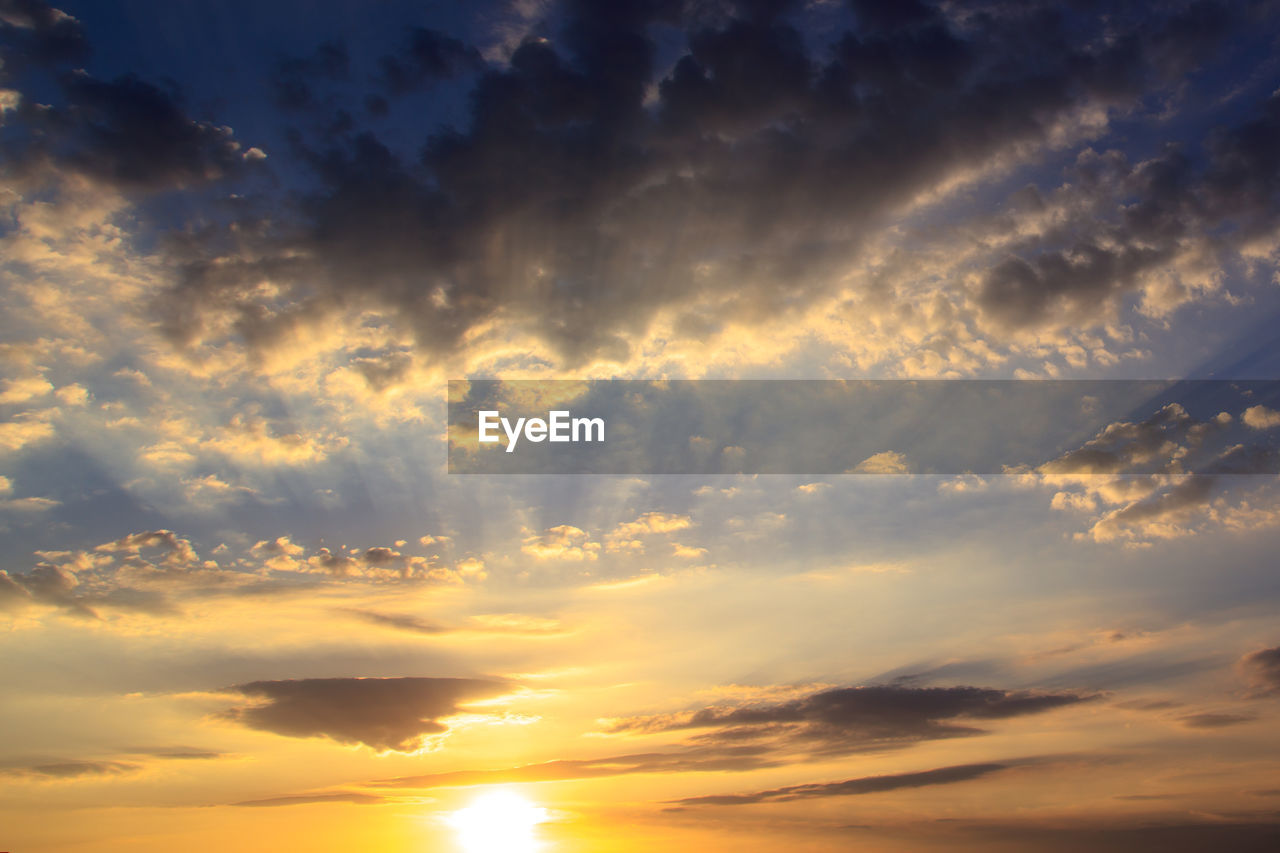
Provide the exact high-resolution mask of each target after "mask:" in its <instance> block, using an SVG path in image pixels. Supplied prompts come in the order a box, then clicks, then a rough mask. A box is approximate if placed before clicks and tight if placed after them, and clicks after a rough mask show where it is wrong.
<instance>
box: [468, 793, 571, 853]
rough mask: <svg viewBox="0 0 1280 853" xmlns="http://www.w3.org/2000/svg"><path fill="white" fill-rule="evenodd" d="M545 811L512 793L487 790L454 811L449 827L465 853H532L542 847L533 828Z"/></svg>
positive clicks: (544, 819) (543, 817)
mask: <svg viewBox="0 0 1280 853" xmlns="http://www.w3.org/2000/svg"><path fill="white" fill-rule="evenodd" d="M546 820H547V810H546V809H543V808H540V807H538V806H535V805H533V804H532V803H530V802H529V801H528V800H526V799H525V798H524V797H522V796H520V795H519V794H516V793H514V792H512V791H501V790H499V791H490V792H489V793H486V794H484V795H482V796H480V797H478V798H477V799H476V800H475V801H474V802H472V803H471V805H469V806H467V807H466V808H464V809H459V810H458V811H456V812H454V813H453V815H452V816H451V817H450V818H449V824H450V825H451V826H453V828H454V829H455V830H456V832H457V837H458V843H459V845H460V846H461V848H462V850H463V851H465V853H534V851H536V850H539V849H541V847H542V845H541V844H539V843H538V840H537V838H536V836H535V834H534V830H535V827H537V825H538V824H540V823H544V822H545V821H546Z"/></svg>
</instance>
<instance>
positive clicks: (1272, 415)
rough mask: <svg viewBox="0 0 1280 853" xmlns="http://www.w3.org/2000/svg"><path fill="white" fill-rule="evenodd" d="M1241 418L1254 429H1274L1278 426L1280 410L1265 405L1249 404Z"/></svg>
mask: <svg viewBox="0 0 1280 853" xmlns="http://www.w3.org/2000/svg"><path fill="white" fill-rule="evenodd" d="M1241 420H1243V421H1244V422H1245V424H1247V425H1248V426H1250V427H1252V428H1254V429H1274V428H1275V427H1278V426H1280V412H1277V411H1274V410H1272V409H1268V408H1267V407H1266V406H1250V407H1249V408H1247V409H1245V410H1244V415H1243V416H1242V417H1241Z"/></svg>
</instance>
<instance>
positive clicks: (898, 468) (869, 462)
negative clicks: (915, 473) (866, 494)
mask: <svg viewBox="0 0 1280 853" xmlns="http://www.w3.org/2000/svg"><path fill="white" fill-rule="evenodd" d="M910 470H911V467H910V465H909V464H908V462H907V457H905V456H903V455H902V454H901V453H897V452H895V451H893V450H885V451H882V452H880V453H875V454H873V455H871V456H868V457H867V458H866V459H863V460H862V461H861V462H859V463H858V464H857V465H856V466H855V467H854V469H853V473H855V474H907V473H909V472H910Z"/></svg>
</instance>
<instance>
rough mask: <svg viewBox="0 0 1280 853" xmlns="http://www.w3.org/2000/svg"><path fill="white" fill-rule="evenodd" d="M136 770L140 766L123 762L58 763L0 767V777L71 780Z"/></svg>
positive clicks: (115, 774)
mask: <svg viewBox="0 0 1280 853" xmlns="http://www.w3.org/2000/svg"><path fill="white" fill-rule="evenodd" d="M136 770H138V765H136V764H129V763H126V762H123V761H57V762H49V763H46V764H27V765H6V766H3V767H0V775H5V776H22V777H27V778H33V779H45V780H69V779H92V778H97V777H102V776H119V775H122V774H125V773H132V772H134V771H136Z"/></svg>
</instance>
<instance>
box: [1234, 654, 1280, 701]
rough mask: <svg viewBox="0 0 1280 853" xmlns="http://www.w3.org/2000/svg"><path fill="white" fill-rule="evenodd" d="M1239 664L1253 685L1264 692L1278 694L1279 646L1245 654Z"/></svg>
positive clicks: (1279, 688)
mask: <svg viewBox="0 0 1280 853" xmlns="http://www.w3.org/2000/svg"><path fill="white" fill-rule="evenodd" d="M1240 663H1241V666H1242V667H1243V668H1244V671H1245V673H1246V674H1247V676H1248V677H1249V679H1250V680H1251V681H1253V682H1254V684H1255V685H1257V686H1258V687H1260V688H1262V689H1263V690H1264V691H1266V692H1270V693H1280V646H1277V647H1276V648H1272V649H1260V650H1259V651H1256V652H1252V653H1250V654H1247V655H1245V656H1244V658H1243V659H1242V660H1241V662H1240Z"/></svg>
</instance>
